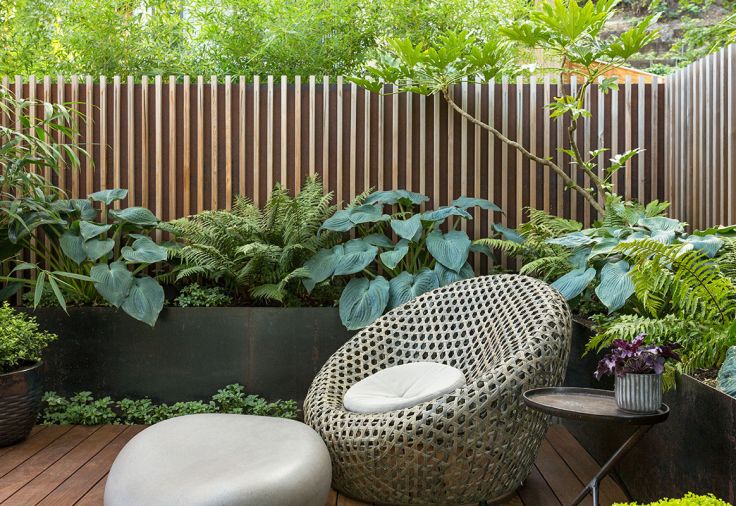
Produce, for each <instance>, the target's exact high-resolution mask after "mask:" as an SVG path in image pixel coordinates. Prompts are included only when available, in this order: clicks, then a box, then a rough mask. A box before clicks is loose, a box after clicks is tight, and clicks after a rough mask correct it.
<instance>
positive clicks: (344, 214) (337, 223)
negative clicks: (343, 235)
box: [320, 209, 354, 232]
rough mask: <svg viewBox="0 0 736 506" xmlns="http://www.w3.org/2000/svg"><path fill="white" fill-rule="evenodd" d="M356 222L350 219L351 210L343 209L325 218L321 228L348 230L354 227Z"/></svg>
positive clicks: (339, 230) (337, 230) (336, 230)
mask: <svg viewBox="0 0 736 506" xmlns="http://www.w3.org/2000/svg"><path fill="white" fill-rule="evenodd" d="M353 226H354V223H353V222H352V221H350V211H349V210H347V209H343V210H340V211H336V212H335V214H333V215H332V216H330V217H329V218H327V219H326V220H325V222H324V223H323V224H322V227H320V230H323V229H324V230H331V231H332V232H347V231H348V230H350V229H351V228H353Z"/></svg>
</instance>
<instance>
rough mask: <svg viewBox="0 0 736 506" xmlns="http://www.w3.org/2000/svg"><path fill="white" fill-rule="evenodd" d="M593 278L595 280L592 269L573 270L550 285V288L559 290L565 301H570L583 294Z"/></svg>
mask: <svg viewBox="0 0 736 506" xmlns="http://www.w3.org/2000/svg"><path fill="white" fill-rule="evenodd" d="M593 278H595V269H594V268H592V267H589V268H587V269H574V270H572V271H570V272H568V273H567V274H565V275H564V276H562V277H561V278H559V279H558V280H557V281H555V282H554V283H552V288H556V289H557V290H559V292H560V293H561V294H562V296H563V297H565V299H567V300H572V299H574V298H575V297H577V296H578V295H580V294H581V293H583V291H584V290H585V289H586V288H587V287H588V285H589V284H590V282H591V281H593Z"/></svg>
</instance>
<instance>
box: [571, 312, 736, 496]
mask: <svg viewBox="0 0 736 506" xmlns="http://www.w3.org/2000/svg"><path fill="white" fill-rule="evenodd" d="M589 336H590V329H589V328H587V327H586V326H584V325H581V324H580V323H576V324H575V329H574V332H573V349H572V351H571V355H570V365H569V367H568V377H567V380H566V383H567V384H568V385H570V386H583V387H593V388H612V387H611V386H608V385H604V386H602V385H601V384H599V383H598V382H597V381H595V379H594V378H593V375H592V372H593V371H594V370H595V365H596V363H597V360H598V357H596V356H594V355H592V354H589V355H588V356H586V357H584V358H582V359H581V358H580V356H581V353H582V351H583V349H584V346H585V343H586V342H587V340H588V337H589ZM664 402H666V403H667V404H668V405H669V406H670V408H671V410H672V411H671V413H670V416H669V418H668V419H667V421H666V422H664V423H662V424H659V425H657V426H655V427H654V428H653V429H652V430H651V431H650V432H649V433H647V435H646V436H644V439H643V440H642V441H641V442H640V443H639V445H638V446H637V447H636V448H634V449H633V450H632V451H631V453H630V454H628V455H627V456H626V457H625V458H624V460H623V461H622V462H621V464H619V465H618V467H617V469H616V472H617V474H618V477H619V478H620V481H621V482H622V483H623V485H624V486H625V487H626V488H627V489H628V492H629V493H630V495H631V497H634V498H636V499H637V500H638V501H654V500H656V499H659V498H662V497H680V496H682V495H684V494H685V493H686V492H689V491H692V492H696V493H700V494H705V493H708V492H712V493H714V494H715V495H716V496H718V497H720V498H722V499H724V500H727V501H729V502H731V503H734V504H736V399H735V398H733V397H731V396H728V395H726V394H724V393H723V392H721V391H719V390H716V389H714V388H711V387H709V386H708V385H706V384H704V383H702V382H700V381H698V380H696V379H695V378H692V377H690V376H682V378H681V379H680V381H678V384H677V388H676V390H674V391H670V392H668V393H667V394H665V398H664ZM564 423H565V425H566V426H567V427H568V429H569V430H570V432H572V433H573V435H575V437H576V438H577V439H578V440H579V441H580V442H581V443H582V445H583V446H584V447H585V448H586V449H587V450H588V451H589V452H590V453H591V455H593V457H595V458H596V459H597V460H598V461H599V462H603V461H605V460H606V459H607V458H608V457H609V456H610V455H611V454H612V453H613V452H614V451H615V450H616V448H617V447H618V446H619V445H620V444H621V443H622V442H623V441H624V439H625V438H626V437H627V436H628V435H629V434H631V433H632V432H633V430H632V428H630V427H622V426H620V425H615V424H607V423H600V424H593V423H585V424H583V423H578V422H572V421H569V420H566V421H564Z"/></svg>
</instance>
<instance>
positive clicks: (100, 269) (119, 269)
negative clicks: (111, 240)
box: [89, 262, 133, 307]
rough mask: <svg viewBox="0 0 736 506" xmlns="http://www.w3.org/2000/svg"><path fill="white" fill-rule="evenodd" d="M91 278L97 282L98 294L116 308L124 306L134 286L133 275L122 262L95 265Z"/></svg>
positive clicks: (91, 270)
mask: <svg viewBox="0 0 736 506" xmlns="http://www.w3.org/2000/svg"><path fill="white" fill-rule="evenodd" d="M89 276H90V277H91V278H92V279H94V280H95V288H96V289H97V292H98V293H99V294H100V295H102V297H104V299H105V300H106V301H107V302H109V303H110V304H112V305H113V306H115V307H120V306H121V305H122V303H123V301H125V299H126V297H128V293H129V292H130V287H131V286H133V274H132V273H131V272H130V271H129V270H128V268H127V267H126V266H125V264H124V263H122V262H113V263H111V264H110V265H106V264H98V265H95V266H93V267H92V269H90V271H89Z"/></svg>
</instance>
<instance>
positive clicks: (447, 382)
mask: <svg viewBox="0 0 736 506" xmlns="http://www.w3.org/2000/svg"><path fill="white" fill-rule="evenodd" d="M464 384H465V376H464V375H463V373H462V371H460V370H459V369H456V368H454V367H452V366H449V365H445V364H438V363H436V362H413V363H411V364H403V365H397V366H394V367H389V368H388V369H383V370H381V371H378V372H377V373H375V374H372V375H370V376H368V377H367V378H365V379H362V380H361V381H359V382H357V383H356V384H355V385H353V386H352V387H350V388H349V389H348V391H347V392H345V396H344V397H343V401H342V402H343V405H344V406H345V409H347V410H348V411H355V412H357V413H384V412H386V411H394V410H397V409H402V408H408V407H411V406H415V405H417V404H419V403H422V402H426V401H430V400H432V399H435V398H437V397H439V396H441V395H442V394H446V393H449V392H452V391H453V390H456V389H457V388H460V387H461V386H463V385H464Z"/></svg>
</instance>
